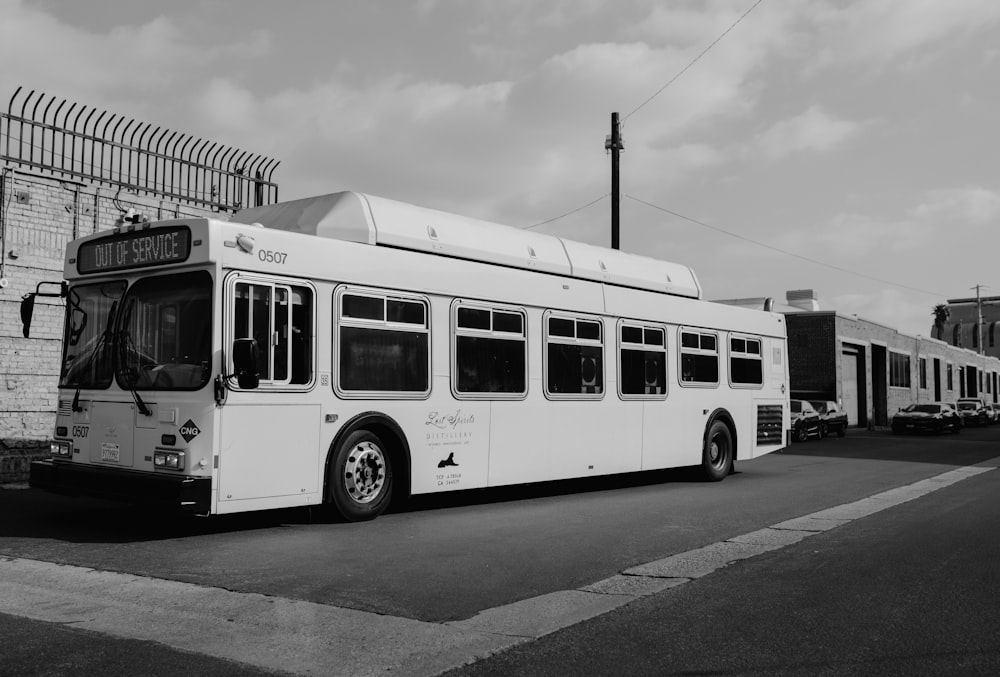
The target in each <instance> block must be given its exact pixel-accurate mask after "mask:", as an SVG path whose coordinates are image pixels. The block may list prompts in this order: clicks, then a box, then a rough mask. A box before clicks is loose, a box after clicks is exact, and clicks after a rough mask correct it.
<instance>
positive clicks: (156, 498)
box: [28, 459, 212, 515]
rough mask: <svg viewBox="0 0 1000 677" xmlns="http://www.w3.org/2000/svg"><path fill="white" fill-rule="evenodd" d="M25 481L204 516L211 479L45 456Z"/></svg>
mask: <svg viewBox="0 0 1000 677" xmlns="http://www.w3.org/2000/svg"><path fill="white" fill-rule="evenodd" d="M28 484H29V485H30V486H32V487H34V488H36V489H45V490H46V491H51V492H53V493H58V494H69V495H71V496H93V497H95V498H107V499H111V500H115V501H127V502H130V503H141V504H145V505H151V506H154V507H158V508H166V509H169V510H176V511H179V512H185V513H194V514H198V515H206V514H208V512H209V511H210V509H211V501H212V478H210V477H185V476H183V475H164V474H161V473H151V472H140V471H137V470H122V469H119V468H106V467H103V466H92V465H80V464H76V463H72V462H65V461H56V460H53V459H45V460H42V461H34V462H33V463H32V464H31V475H30V477H29V480H28Z"/></svg>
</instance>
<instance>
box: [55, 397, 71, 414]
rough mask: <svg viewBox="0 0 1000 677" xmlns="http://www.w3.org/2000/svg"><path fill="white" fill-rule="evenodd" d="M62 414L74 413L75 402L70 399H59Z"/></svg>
mask: <svg viewBox="0 0 1000 677" xmlns="http://www.w3.org/2000/svg"><path fill="white" fill-rule="evenodd" d="M58 413H59V415H60V416H69V415H70V414H72V413H73V403H72V402H70V401H69V400H59V411H58Z"/></svg>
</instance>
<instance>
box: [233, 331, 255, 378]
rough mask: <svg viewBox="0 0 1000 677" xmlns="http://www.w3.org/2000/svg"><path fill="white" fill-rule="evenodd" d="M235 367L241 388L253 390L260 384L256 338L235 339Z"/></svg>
mask: <svg viewBox="0 0 1000 677" xmlns="http://www.w3.org/2000/svg"><path fill="white" fill-rule="evenodd" d="M233 367H234V368H235V369H236V374H235V375H236V382H237V383H238V384H239V386H240V388H243V389H245V390H252V389H254V388H256V387H257V386H259V385H260V373H259V372H258V371H257V341H256V339H252V338H240V339H236V340H235V341H233Z"/></svg>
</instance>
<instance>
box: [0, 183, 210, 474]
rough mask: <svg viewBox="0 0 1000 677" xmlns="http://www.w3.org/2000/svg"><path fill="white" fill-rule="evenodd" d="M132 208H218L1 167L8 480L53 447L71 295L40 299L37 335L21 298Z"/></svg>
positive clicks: (1, 356) (1, 438)
mask: <svg viewBox="0 0 1000 677" xmlns="http://www.w3.org/2000/svg"><path fill="white" fill-rule="evenodd" d="M130 208H132V209H135V210H136V211H138V212H140V213H142V214H144V215H146V216H147V217H148V218H149V219H150V220H157V219H168V218H177V217H184V216H203V215H207V214H209V213H210V212H209V211H207V210H202V209H199V208H197V207H196V206H193V205H187V204H177V203H173V202H167V201H164V200H160V199H158V198H157V197H156V196H138V195H134V194H131V193H125V192H124V191H121V192H119V191H117V190H114V189H110V188H107V187H101V186H95V185H86V184H81V183H78V182H71V181H66V180H60V179H58V178H54V177H49V176H45V175H42V174H35V173H27V172H22V171H14V170H11V169H10V168H4V167H0V225H2V229H3V231H2V232H3V247H2V253H0V255H2V256H3V269H2V275H0V277H2V278H3V279H4V280H6V283H7V284H6V287H3V288H0V483H6V482H16V481H22V480H25V479H26V478H27V472H28V466H29V464H30V463H31V461H32V460H33V459H35V458H39V457H44V456H45V455H47V453H48V446H47V445H48V439H49V437H50V436H51V434H52V427H53V425H54V422H55V410H56V406H57V394H58V389H57V388H56V384H57V382H58V376H59V360H60V355H61V339H62V329H63V300H62V299H60V298H45V297H39V298H37V299H36V302H35V311H34V315H33V318H32V323H31V337H30V338H28V339H25V338H23V336H22V331H21V318H20V302H21V298H22V296H24V294H26V293H28V292H33V291H35V288H36V285H37V284H38V283H39V282H42V281H47V282H59V281H60V280H61V278H62V270H63V256H64V253H65V248H66V244H67V243H68V242H69V241H70V240H72V239H74V238H76V237H82V236H84V235H89V234H91V233H95V232H98V231H102V230H107V229H109V228H112V227H114V226H115V225H118V223H119V222H120V218H121V215H122V214H123V213H124V212H125V211H126V210H128V209H130ZM213 215H214V216H216V217H217V218H218V217H219V216H220V215H219V214H213ZM224 217H225V215H223V218H224ZM57 290H58V287H57V286H55V285H53V286H51V287H43V288H42V291H57Z"/></svg>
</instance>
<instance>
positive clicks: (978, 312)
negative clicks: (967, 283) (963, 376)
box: [970, 284, 986, 355]
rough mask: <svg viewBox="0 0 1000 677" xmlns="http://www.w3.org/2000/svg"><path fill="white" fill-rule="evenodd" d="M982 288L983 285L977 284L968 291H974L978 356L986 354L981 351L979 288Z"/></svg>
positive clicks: (981, 316) (981, 305)
mask: <svg viewBox="0 0 1000 677" xmlns="http://www.w3.org/2000/svg"><path fill="white" fill-rule="evenodd" d="M982 286H983V285H981V284H977V285H976V286H975V287H970V289H975V290H976V314H977V320H976V332H977V333H978V336H977V337H976V338H977V339H978V341H977V345H978V346H979V354H980V355H982V354H984V353H985V352H986V351H985V350H983V300H982V297H980V295H979V288H980V287H982Z"/></svg>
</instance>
